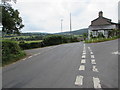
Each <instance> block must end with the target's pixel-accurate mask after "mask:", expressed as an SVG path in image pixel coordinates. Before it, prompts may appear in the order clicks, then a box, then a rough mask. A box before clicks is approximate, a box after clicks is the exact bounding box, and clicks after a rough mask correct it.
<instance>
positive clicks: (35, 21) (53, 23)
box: [13, 0, 119, 33]
mask: <svg viewBox="0 0 120 90" xmlns="http://www.w3.org/2000/svg"><path fill="white" fill-rule="evenodd" d="M118 1H119V0H111V1H110V0H18V1H17V4H13V6H14V7H15V8H16V9H18V10H19V11H20V15H21V17H22V18H23V23H24V24H25V27H24V29H23V30H22V31H23V32H28V31H29V32H34V31H36V32H37V31H39V32H49V33H55V32H60V23H61V22H60V20H61V19H63V31H69V20H70V17H69V14H70V12H71V14H72V30H77V29H80V28H86V27H88V26H89V25H90V23H91V21H92V20H93V19H95V18H97V17H98V12H99V11H101V10H102V11H103V12H104V16H105V17H107V18H110V19H112V20H113V21H114V22H117V21H118V19H117V18H118V10H117V8H118Z"/></svg>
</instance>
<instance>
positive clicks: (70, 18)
mask: <svg viewBox="0 0 120 90" xmlns="http://www.w3.org/2000/svg"><path fill="white" fill-rule="evenodd" d="M71 31H72V23H71V12H70V35H71V38H72V33H71Z"/></svg>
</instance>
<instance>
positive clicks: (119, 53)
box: [112, 51, 120, 55]
mask: <svg viewBox="0 0 120 90" xmlns="http://www.w3.org/2000/svg"><path fill="white" fill-rule="evenodd" d="M112 54H115V55H120V52H118V51H116V52H112Z"/></svg>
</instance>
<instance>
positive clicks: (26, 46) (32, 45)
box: [19, 42, 43, 50]
mask: <svg viewBox="0 0 120 90" xmlns="http://www.w3.org/2000/svg"><path fill="white" fill-rule="evenodd" d="M19 46H20V47H21V48H22V49H23V50H25V49H32V48H40V47H43V44H42V42H31V43H25V42H20V43H19Z"/></svg>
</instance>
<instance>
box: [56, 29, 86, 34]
mask: <svg viewBox="0 0 120 90" xmlns="http://www.w3.org/2000/svg"><path fill="white" fill-rule="evenodd" d="M71 33H72V34H73V35H82V34H83V33H88V28H84V29H79V30H75V31H71ZM55 34H60V35H61V34H64V35H69V34H70V32H62V33H55Z"/></svg>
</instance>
